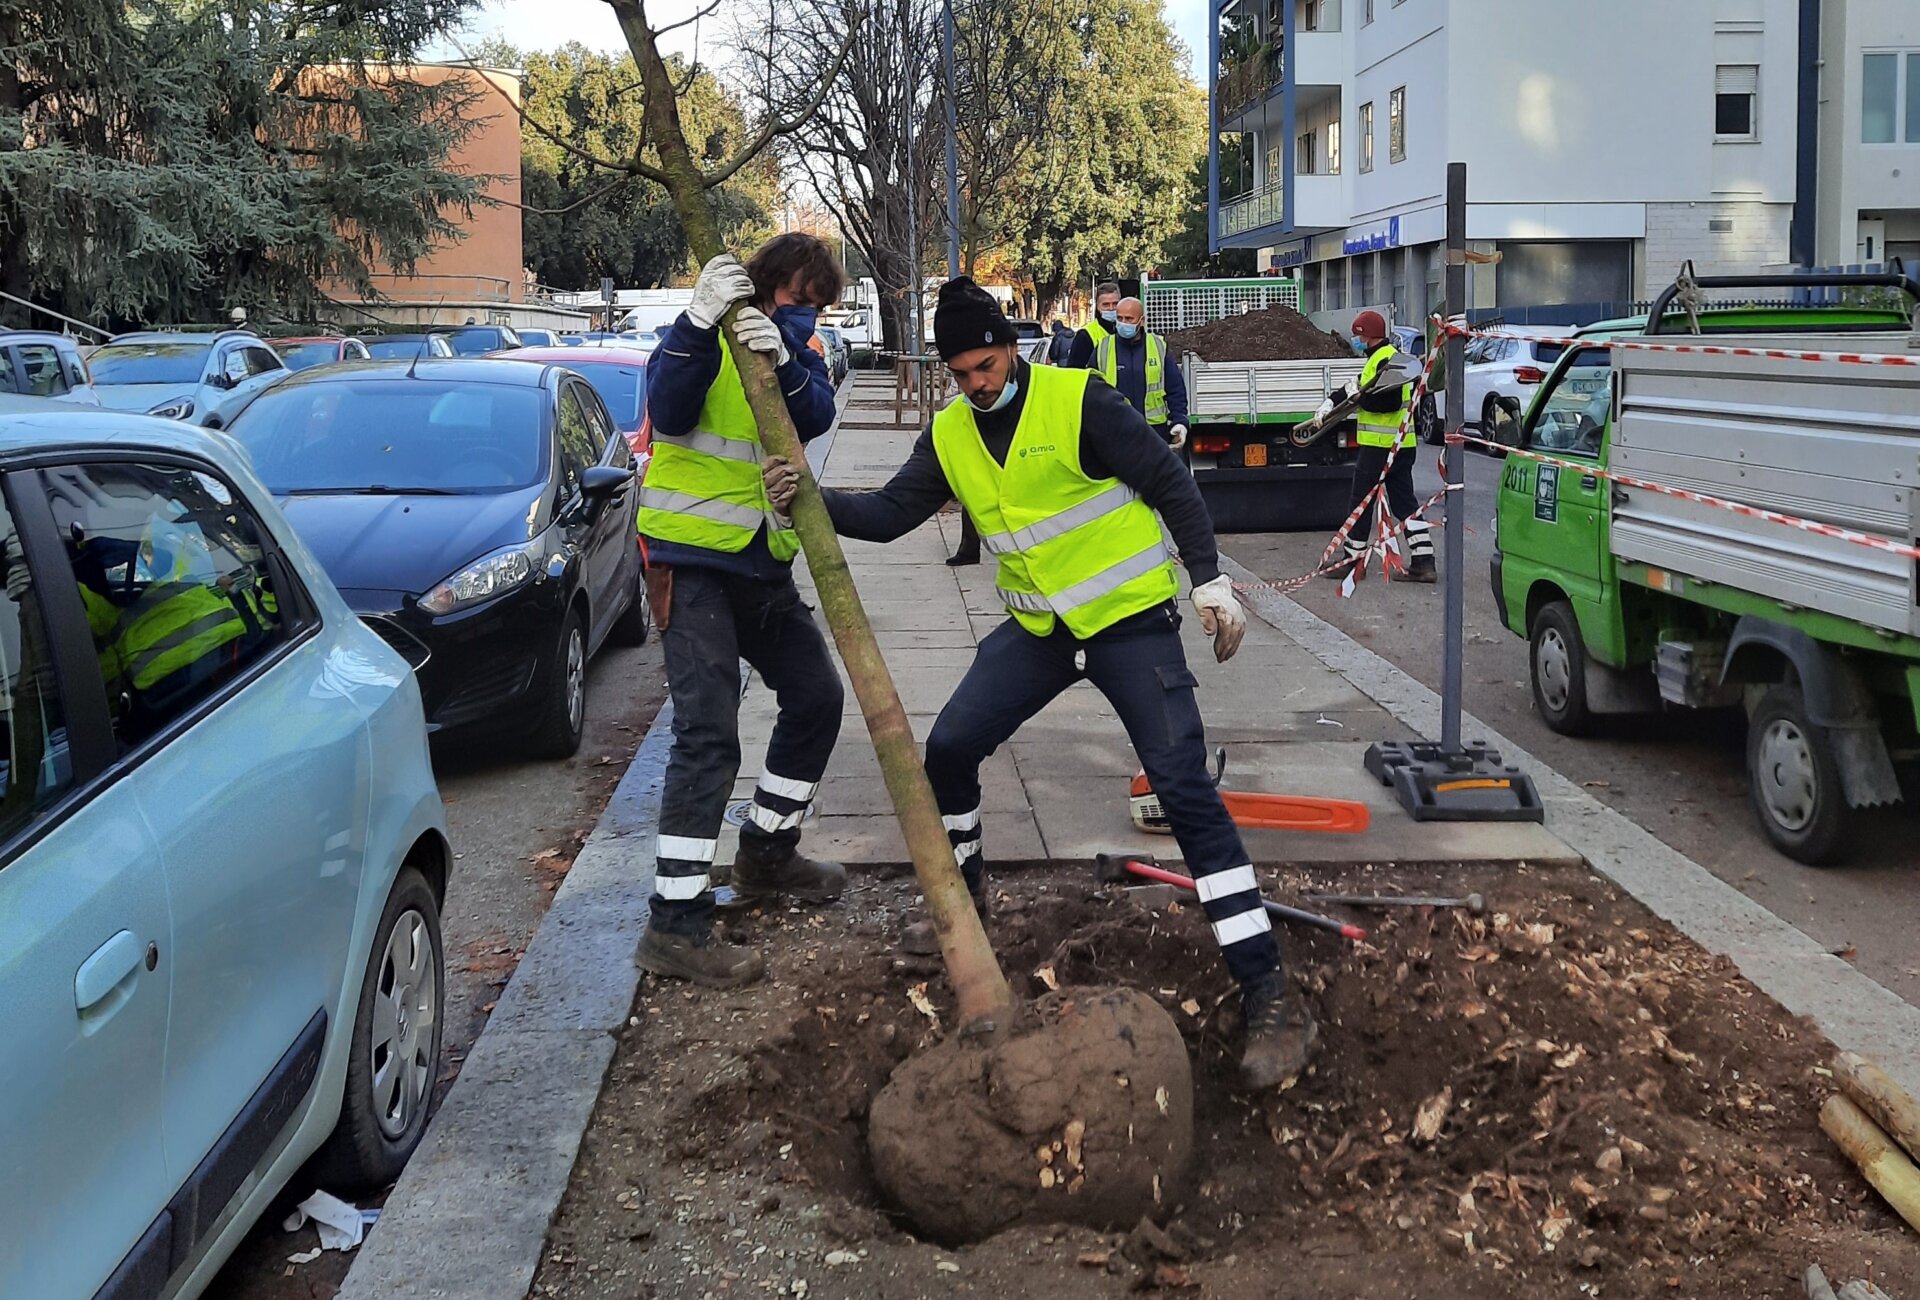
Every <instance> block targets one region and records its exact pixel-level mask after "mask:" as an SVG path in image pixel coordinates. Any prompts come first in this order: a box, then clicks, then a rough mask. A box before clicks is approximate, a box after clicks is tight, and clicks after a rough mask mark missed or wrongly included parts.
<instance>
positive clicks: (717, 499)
mask: <svg viewBox="0 0 1920 1300" xmlns="http://www.w3.org/2000/svg"><path fill="white" fill-rule="evenodd" d="M760 459H761V452H760V434H759V426H758V425H757V424H756V423H755V421H754V418H753V408H752V407H750V406H748V405H747V390H746V389H745V388H744V387H743V386H742V385H741V383H740V372H739V370H738V369H736V368H735V367H734V364H733V353H732V351H731V350H730V349H729V348H728V347H727V341H726V339H724V338H722V339H721V340H720V373H719V374H717V375H715V376H714V378H713V383H712V384H711V385H709V386H708V388H707V396H706V400H705V401H704V402H702V403H701V406H700V414H699V416H698V418H697V419H696V421H695V427H694V429H693V430H692V432H690V433H683V434H677V435H673V436H669V435H667V434H663V433H661V432H659V431H658V430H655V431H654V435H653V459H652V460H651V461H650V462H649V463H648V465H647V476H646V478H645V480H643V481H642V483H641V485H640V513H639V524H640V531H641V532H642V533H644V534H645V535H647V536H648V537H657V538H659V539H660V540H661V541H664V542H678V543H679V544H681V545H683V546H698V547H702V548H704V549H706V550H709V551H720V552H723V553H725V554H729V555H731V554H736V553H738V552H740V551H743V550H745V549H746V548H747V546H748V544H749V543H751V542H752V541H753V539H754V536H755V535H756V534H757V533H759V531H760V530H761V529H762V528H765V529H766V530H767V549H768V550H769V551H771V552H772V553H773V558H774V559H776V560H791V559H792V558H793V557H794V556H795V555H797V554H798V553H799V551H800V538H799V535H798V534H796V533H795V532H794V531H793V527H792V525H790V524H787V525H782V524H781V523H780V522H779V521H778V520H777V519H776V518H775V517H774V514H773V507H772V505H771V503H769V502H768V500H767V488H766V484H765V483H763V482H762V481H761V479H760Z"/></svg>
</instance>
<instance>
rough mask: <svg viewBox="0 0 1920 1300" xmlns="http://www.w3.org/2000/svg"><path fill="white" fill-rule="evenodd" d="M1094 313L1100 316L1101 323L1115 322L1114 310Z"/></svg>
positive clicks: (1109, 323) (1110, 323)
mask: <svg viewBox="0 0 1920 1300" xmlns="http://www.w3.org/2000/svg"><path fill="white" fill-rule="evenodd" d="M1094 314H1095V315H1096V316H1098V317H1099V318H1100V323H1101V324H1102V325H1112V324H1113V313H1112V312H1110V311H1102V312H1095V313H1094Z"/></svg>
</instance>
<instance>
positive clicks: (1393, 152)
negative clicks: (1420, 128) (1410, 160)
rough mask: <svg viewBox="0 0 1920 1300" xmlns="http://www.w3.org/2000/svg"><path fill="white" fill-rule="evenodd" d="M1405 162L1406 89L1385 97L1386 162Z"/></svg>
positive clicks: (1402, 88)
mask: <svg viewBox="0 0 1920 1300" xmlns="http://www.w3.org/2000/svg"><path fill="white" fill-rule="evenodd" d="M1406 160H1407V88H1406V87H1405V86H1402V87H1400V88H1399V89H1398V90H1396V91H1394V92H1393V93H1392V94H1391V95H1389V96H1387V161H1389V162H1405V161H1406Z"/></svg>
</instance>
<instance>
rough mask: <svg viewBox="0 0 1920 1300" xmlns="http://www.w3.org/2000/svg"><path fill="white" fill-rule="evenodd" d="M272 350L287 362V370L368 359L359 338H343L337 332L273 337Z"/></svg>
mask: <svg viewBox="0 0 1920 1300" xmlns="http://www.w3.org/2000/svg"><path fill="white" fill-rule="evenodd" d="M273 350H274V351H275V352H278V353H279V354H280V359H281V360H282V361H284V362H286V363H287V369H289V370H307V369H310V368H312V367H314V366H324V365H328V364H330V363H331V362H335V361H366V360H368V359H370V354H369V353H368V352H367V345H366V344H364V343H362V342H361V341H360V340H359V339H351V338H343V337H341V336H340V335H338V334H320V335H315V336H313V337H312V338H304V339H274V340H273Z"/></svg>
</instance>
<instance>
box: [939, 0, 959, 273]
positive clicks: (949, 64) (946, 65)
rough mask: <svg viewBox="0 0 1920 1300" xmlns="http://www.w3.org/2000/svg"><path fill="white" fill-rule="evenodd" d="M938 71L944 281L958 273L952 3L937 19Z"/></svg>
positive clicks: (950, 0)
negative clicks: (943, 121)
mask: <svg viewBox="0 0 1920 1300" xmlns="http://www.w3.org/2000/svg"><path fill="white" fill-rule="evenodd" d="M940 65H941V66H940V72H941V76H942V77H944V78H945V81H946V91H947V93H946V99H947V278H948V279H949V280H951V279H952V278H953V277H955V276H957V275H959V274H960V158H959V153H960V146H959V138H958V137H959V126H958V122H959V113H958V110H956V108H955V107H954V103H953V95H954V75H953V0H945V3H944V4H942V6H941V16H940Z"/></svg>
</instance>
